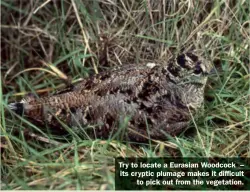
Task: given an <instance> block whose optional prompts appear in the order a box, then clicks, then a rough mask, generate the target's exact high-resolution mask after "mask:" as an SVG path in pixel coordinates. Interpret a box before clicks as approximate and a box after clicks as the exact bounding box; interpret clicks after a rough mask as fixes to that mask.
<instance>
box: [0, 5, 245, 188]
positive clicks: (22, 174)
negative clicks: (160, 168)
mask: <svg viewBox="0 0 250 192" xmlns="http://www.w3.org/2000/svg"><path fill="white" fill-rule="evenodd" d="M149 2H150V3H149ZM167 2H168V1H166V2H165V1H159V2H156V1H145V0H140V1H133V0H121V1H113V0H111V1H106V0H99V1H87V0H82V1H81V0H75V1H73V0H72V1H70V0H62V1H59V0H58V1H45V2H44V4H42V2H41V1H36V0H30V1H19V0H13V1H7V0H2V1H1V19H2V20H1V87H0V96H1V104H0V109H1V173H2V174H1V189H68V190H69V189H114V182H115V181H114V158H115V157H118V156H122V157H131V156H132V157H157V156H166V157H169V156H182V157H204V156H206V157H207V156H220V157H235V156H240V157H250V142H249V140H250V135H249V132H250V126H249V124H250V123H249V104H250V103H249V93H250V89H249V83H250V80H249V79H250V78H249V77H250V75H249V46H250V41H249V39H250V34H249V31H250V26H249V20H250V16H249V15H250V14H249V12H250V11H249V7H250V3H249V1H223V0H217V1H201V0H197V1H196V0H183V1H173V2H172V3H170V4H169V5H167ZM190 47H194V48H195V49H197V50H199V52H200V53H201V54H202V55H203V56H204V57H205V58H206V59H207V60H208V61H210V62H212V63H213V64H214V66H215V72H216V73H214V74H211V75H210V76H209V82H208V84H207V88H206V93H205V109H204V113H202V114H200V115H199V116H197V117H194V122H193V123H192V125H190V128H195V129H194V130H196V134H194V135H193V136H192V137H187V136H185V135H184V134H183V135H180V136H179V137H175V138H170V139H169V140H168V141H166V142H160V143H154V142H152V143H149V144H141V145H136V146H134V145H131V144H130V143H121V142H119V141H115V140H105V141H103V140H93V139H90V138H86V139H81V137H79V135H78V134H76V133H74V132H72V131H70V128H68V129H67V126H66V125H65V127H66V129H67V130H69V131H68V132H69V133H68V134H67V135H58V134H57V135H55V134H53V133H51V130H50V128H49V127H48V128H47V129H41V128H40V127H37V126H36V125H33V124H32V123H31V122H29V121H27V120H26V119H24V118H21V117H18V116H16V115H15V114H13V113H10V112H9V110H8V108H7V107H6V106H7V103H9V102H11V101H15V100H20V99H21V98H22V97H23V96H24V95H25V94H26V93H28V92H32V93H35V94H37V95H44V94H48V93H49V94H51V93H53V92H54V91H55V90H56V89H57V88H60V87H63V86H64V83H63V82H64V81H65V80H66V81H71V80H72V81H73V82H77V81H79V80H81V79H82V78H86V77H88V76H91V75H93V74H95V73H98V72H101V71H105V70H111V69H112V68H114V67H117V66H120V65H126V63H146V62H150V61H151V62H157V61H167V59H168V58H169V57H171V56H172V55H175V54H177V53H178V52H180V50H181V49H183V48H184V49H189V48H190Z"/></svg>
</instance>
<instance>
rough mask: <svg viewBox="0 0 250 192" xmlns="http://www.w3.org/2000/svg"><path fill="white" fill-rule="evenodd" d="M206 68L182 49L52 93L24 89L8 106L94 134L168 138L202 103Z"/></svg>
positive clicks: (56, 124)
mask: <svg viewBox="0 0 250 192" xmlns="http://www.w3.org/2000/svg"><path fill="white" fill-rule="evenodd" d="M210 70H211V64H210V63H209V62H207V60H205V59H203V58H202V57H200V56H198V55H197V54H195V53H194V52H186V53H180V54H178V55H177V56H175V57H173V58H171V59H169V60H168V61H166V62H165V63H162V64H157V63H147V64H138V65H135V64H130V65H125V66H123V67H121V68H119V69H114V70H110V71H105V72H101V73H99V74H96V75H93V76H91V77H89V78H86V79H83V80H82V81H80V82H79V83H77V84H75V85H73V86H72V87H71V88H70V89H66V90H62V91H60V90H59V91H58V92H57V93H56V94H54V95H50V96H43V97H40V98H37V97H35V96H33V95H28V96H26V97H25V98H23V99H22V100H21V101H20V102H15V103H10V104H9V105H8V106H9V108H10V109H11V110H12V111H14V112H16V113H17V114H19V115H24V116H26V117H28V118H29V119H30V120H32V121H34V122H36V123H39V124H41V125H44V124H47V125H50V126H51V127H62V122H63V123H64V124H66V125H68V126H69V127H72V130H77V129H75V128H76V127H81V130H84V131H85V132H86V134H88V135H89V137H93V138H100V139H108V138H116V136H117V135H118V136H117V138H119V139H121V140H129V141H135V142H145V141H148V140H149V139H154V140H167V138H168V136H169V135H170V136H178V135H180V134H181V133H182V132H183V131H184V130H186V128H187V127H188V125H189V122H190V121H191V119H192V116H193V115H195V114H197V113H198V112H199V111H200V110H201V109H202V107H203V103H204V90H205V86H206V82H207V78H208V74H209V72H210ZM73 128H74V129H73Z"/></svg>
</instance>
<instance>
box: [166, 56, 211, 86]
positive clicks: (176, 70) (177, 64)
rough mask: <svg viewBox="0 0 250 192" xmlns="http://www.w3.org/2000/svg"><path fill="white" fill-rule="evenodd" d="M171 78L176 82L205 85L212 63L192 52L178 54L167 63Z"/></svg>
mask: <svg viewBox="0 0 250 192" xmlns="http://www.w3.org/2000/svg"><path fill="white" fill-rule="evenodd" d="M167 69H168V71H169V74H170V78H171V80H173V81H175V83H176V84H186V83H195V84H197V85H199V84H200V85H205V84H206V81H207V76H208V74H209V72H210V71H211V69H212V65H211V64H210V63H208V62H207V61H206V60H204V59H203V58H199V57H198V56H196V55H195V54H193V53H190V52H188V53H185V54H181V55H178V56H177V57H176V58H175V59H173V60H172V61H171V62H170V64H169V65H168V68H167Z"/></svg>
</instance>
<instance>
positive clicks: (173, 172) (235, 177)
mask: <svg viewBox="0 0 250 192" xmlns="http://www.w3.org/2000/svg"><path fill="white" fill-rule="evenodd" d="M115 168H116V171H115V172H116V173H115V174H116V175H115V186H116V190H145V189H146V190H174V189H176V190H247V189H250V159H249V158H116V163H115Z"/></svg>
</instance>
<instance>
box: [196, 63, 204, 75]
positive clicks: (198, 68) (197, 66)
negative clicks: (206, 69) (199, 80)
mask: <svg viewBox="0 0 250 192" xmlns="http://www.w3.org/2000/svg"><path fill="white" fill-rule="evenodd" d="M200 73H202V68H201V66H200V64H198V65H196V66H195V69H194V74H196V75H198V74H200Z"/></svg>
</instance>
